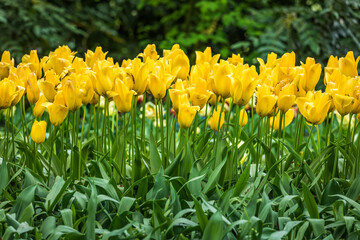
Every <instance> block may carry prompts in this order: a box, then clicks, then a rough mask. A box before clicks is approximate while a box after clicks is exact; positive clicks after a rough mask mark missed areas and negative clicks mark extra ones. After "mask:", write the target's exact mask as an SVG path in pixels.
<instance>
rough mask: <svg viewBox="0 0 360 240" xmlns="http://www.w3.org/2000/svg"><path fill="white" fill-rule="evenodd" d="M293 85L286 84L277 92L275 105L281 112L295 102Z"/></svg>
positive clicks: (285, 110)
mask: <svg viewBox="0 0 360 240" xmlns="http://www.w3.org/2000/svg"><path fill="white" fill-rule="evenodd" d="M295 92H296V89H295V85H294V84H293V83H291V84H286V85H285V86H283V87H282V88H281V90H280V91H279V93H278V101H277V106H278V108H279V110H280V111H281V112H283V113H285V112H287V111H288V110H289V109H290V108H291V107H292V106H293V105H294V103H295V99H296V96H295Z"/></svg>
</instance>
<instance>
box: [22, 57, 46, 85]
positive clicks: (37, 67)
mask: <svg viewBox="0 0 360 240" xmlns="http://www.w3.org/2000/svg"><path fill="white" fill-rule="evenodd" d="M21 61H22V62H23V63H26V64H27V65H28V66H29V68H30V69H31V71H32V72H34V73H35V74H36V77H37V78H40V77H41V74H42V72H41V64H40V60H39V57H38V54H37V51H36V50H31V51H30V55H28V54H26V55H24V56H23V57H22V59H21Z"/></svg>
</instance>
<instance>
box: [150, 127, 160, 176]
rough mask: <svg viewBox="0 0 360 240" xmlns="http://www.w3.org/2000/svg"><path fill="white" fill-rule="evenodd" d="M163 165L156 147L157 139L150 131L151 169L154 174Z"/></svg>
mask: <svg viewBox="0 0 360 240" xmlns="http://www.w3.org/2000/svg"><path fill="white" fill-rule="evenodd" d="M161 166H162V163H161V158H160V154H159V151H158V149H157V147H156V143H155V139H154V136H153V134H152V132H150V169H151V173H152V174H156V173H157V172H158V171H159V169H160V167H161Z"/></svg>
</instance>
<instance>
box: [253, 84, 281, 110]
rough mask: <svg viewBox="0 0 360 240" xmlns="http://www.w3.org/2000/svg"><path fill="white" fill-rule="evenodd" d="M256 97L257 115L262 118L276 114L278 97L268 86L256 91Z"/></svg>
mask: <svg viewBox="0 0 360 240" xmlns="http://www.w3.org/2000/svg"><path fill="white" fill-rule="evenodd" d="M256 97H257V103H256V113H257V114H258V115H259V116H260V117H266V116H269V115H271V114H272V113H273V112H274V107H275V104H276V101H277V96H275V95H274V94H273V92H272V91H271V89H270V87H269V86H267V85H261V86H259V87H258V88H257V91H256Z"/></svg>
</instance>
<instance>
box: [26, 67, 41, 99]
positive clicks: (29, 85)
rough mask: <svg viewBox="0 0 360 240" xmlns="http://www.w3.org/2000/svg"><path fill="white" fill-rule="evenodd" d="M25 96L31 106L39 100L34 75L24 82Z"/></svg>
mask: <svg viewBox="0 0 360 240" xmlns="http://www.w3.org/2000/svg"><path fill="white" fill-rule="evenodd" d="M26 96H27V98H28V100H29V102H30V103H31V104H34V103H36V102H37V101H38V100H39V97H40V89H39V86H38V83H37V77H36V74H35V73H31V74H30V76H29V78H28V79H27V81H26Z"/></svg>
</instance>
